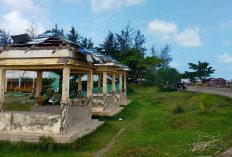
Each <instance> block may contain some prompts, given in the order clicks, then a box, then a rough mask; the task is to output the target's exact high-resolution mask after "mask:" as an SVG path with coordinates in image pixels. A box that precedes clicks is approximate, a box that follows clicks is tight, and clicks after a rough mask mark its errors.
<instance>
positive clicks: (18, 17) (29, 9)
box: [0, 0, 46, 35]
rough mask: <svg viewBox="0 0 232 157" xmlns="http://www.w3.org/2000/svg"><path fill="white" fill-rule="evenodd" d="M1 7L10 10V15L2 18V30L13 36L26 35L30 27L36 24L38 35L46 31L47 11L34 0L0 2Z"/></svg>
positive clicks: (0, 25)
mask: <svg viewBox="0 0 232 157" xmlns="http://www.w3.org/2000/svg"><path fill="white" fill-rule="evenodd" d="M0 5H1V6H2V7H4V8H6V9H7V10H8V13H6V14H4V15H2V17H0V19H1V20H0V28H3V29H5V30H6V31H9V32H10V34H11V35H16V34H22V33H25V29H26V28H28V25H29V24H31V23H34V24H35V25H36V26H37V33H42V32H44V30H45V26H44V24H43V22H42V21H43V20H45V19H46V18H45V16H46V9H44V8H41V7H40V6H39V5H38V3H34V1H33V0H0Z"/></svg>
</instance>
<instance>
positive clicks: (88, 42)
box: [80, 38, 94, 49]
mask: <svg viewBox="0 0 232 157" xmlns="http://www.w3.org/2000/svg"><path fill="white" fill-rule="evenodd" d="M80 45H81V47H84V48H86V49H92V48H93V46H94V43H93V42H92V39H91V38H89V39H87V38H83V39H82V41H81V44H80Z"/></svg>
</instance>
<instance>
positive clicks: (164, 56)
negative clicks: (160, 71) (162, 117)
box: [159, 45, 172, 68]
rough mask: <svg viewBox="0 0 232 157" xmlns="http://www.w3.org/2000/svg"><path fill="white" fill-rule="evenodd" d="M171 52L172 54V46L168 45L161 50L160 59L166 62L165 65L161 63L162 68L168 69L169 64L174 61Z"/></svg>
mask: <svg viewBox="0 0 232 157" xmlns="http://www.w3.org/2000/svg"><path fill="white" fill-rule="evenodd" d="M169 52H171V47H170V45H166V46H165V47H164V48H162V49H160V54H159V58H160V59H162V60H164V61H163V63H161V67H162V68H166V67H167V66H168V65H169V63H170V62H171V61H172V58H171V56H170V55H169Z"/></svg>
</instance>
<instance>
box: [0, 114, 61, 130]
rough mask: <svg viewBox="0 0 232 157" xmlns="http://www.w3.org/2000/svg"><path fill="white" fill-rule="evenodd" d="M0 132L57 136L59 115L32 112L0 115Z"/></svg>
mask: <svg viewBox="0 0 232 157" xmlns="http://www.w3.org/2000/svg"><path fill="white" fill-rule="evenodd" d="M0 119H1V121H0V131H1V132H12V133H17V132H21V133H43V134H44V133H45V134H59V132H60V124H61V121H60V115H54V114H46V113H33V112H2V113H0Z"/></svg>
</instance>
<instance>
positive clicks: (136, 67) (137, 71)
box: [121, 48, 146, 82]
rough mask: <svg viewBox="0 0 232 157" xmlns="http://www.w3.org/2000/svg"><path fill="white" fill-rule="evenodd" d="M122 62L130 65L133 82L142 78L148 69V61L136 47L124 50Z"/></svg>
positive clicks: (130, 75)
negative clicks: (146, 61)
mask: <svg viewBox="0 0 232 157" xmlns="http://www.w3.org/2000/svg"><path fill="white" fill-rule="evenodd" d="M122 55H123V58H122V60H121V63H122V64H124V65H127V66H129V67H130V69H131V71H130V72H129V76H128V77H130V78H131V79H132V81H133V82H136V80H137V79H138V78H141V77H142V76H143V74H144V73H145V71H146V63H145V60H144V56H143V54H142V53H141V52H140V51H139V50H137V49H134V48H131V49H126V50H125V51H123V52H122Z"/></svg>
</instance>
